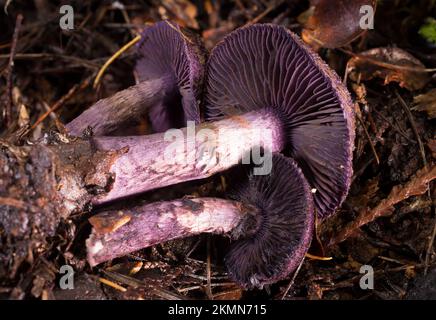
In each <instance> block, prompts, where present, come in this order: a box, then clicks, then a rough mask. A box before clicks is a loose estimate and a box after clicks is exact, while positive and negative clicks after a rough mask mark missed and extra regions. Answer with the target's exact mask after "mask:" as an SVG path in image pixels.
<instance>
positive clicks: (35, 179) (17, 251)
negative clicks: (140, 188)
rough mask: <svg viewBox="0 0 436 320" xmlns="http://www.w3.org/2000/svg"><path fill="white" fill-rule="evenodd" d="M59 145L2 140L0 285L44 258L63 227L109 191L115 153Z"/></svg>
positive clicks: (72, 143) (71, 144) (76, 144)
mask: <svg viewBox="0 0 436 320" xmlns="http://www.w3.org/2000/svg"><path fill="white" fill-rule="evenodd" d="M58 137H59V136H58ZM56 139H57V138H54V139H52V141H51V144H45V143H38V144H35V145H28V146H22V147H17V146H13V145H11V144H9V143H8V142H6V141H3V140H0V234H1V237H0V282H1V280H2V278H3V277H5V278H6V277H8V278H14V277H15V274H16V272H17V269H18V268H19V266H20V265H21V263H22V262H23V261H28V262H30V263H31V262H32V260H33V257H34V254H36V253H41V252H44V250H45V249H46V248H47V242H46V238H47V237H51V236H54V235H55V233H56V229H57V227H58V225H59V222H60V221H61V220H62V219H66V218H67V217H68V216H69V215H71V214H72V213H76V212H80V211H82V210H84V209H86V207H87V204H88V203H90V200H91V198H92V197H93V196H94V195H95V194H96V193H98V192H102V190H104V189H105V188H107V187H108V186H109V185H110V180H111V178H110V175H108V174H107V173H106V172H107V165H108V164H109V163H110V162H111V161H112V160H113V159H114V158H116V157H117V153H116V152H101V151H96V150H95V149H94V148H93V147H92V144H91V143H90V142H89V141H86V140H81V139H78V140H76V141H69V142H62V141H61V140H56Z"/></svg>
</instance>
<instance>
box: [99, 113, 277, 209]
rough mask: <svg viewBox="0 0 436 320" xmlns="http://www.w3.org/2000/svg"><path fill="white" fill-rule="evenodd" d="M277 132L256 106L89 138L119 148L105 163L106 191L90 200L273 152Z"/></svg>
mask: <svg viewBox="0 0 436 320" xmlns="http://www.w3.org/2000/svg"><path fill="white" fill-rule="evenodd" d="M283 134H284V133H283V130H282V126H281V124H280V120H279V119H278V118H277V117H276V116H275V115H273V114H272V113H270V112H267V111H258V112H250V113H246V114H243V115H241V116H233V117H229V118H226V119H224V120H220V121H216V122H209V123H203V124H202V125H200V126H197V127H195V128H192V127H189V126H188V127H187V128H184V129H172V130H170V131H167V132H166V133H158V134H153V135H148V136H130V137H94V138H93V142H94V144H95V147H96V148H97V149H98V150H103V151H109V150H121V149H123V148H125V153H124V154H122V155H120V156H119V157H118V158H116V159H115V160H114V161H113V163H112V164H111V166H110V167H109V170H108V172H107V173H109V174H111V175H112V176H113V179H114V181H113V184H112V185H111V187H110V190H109V191H108V192H107V193H104V194H102V195H100V196H98V197H96V198H94V200H93V203H94V204H101V203H105V202H108V201H111V200H115V199H119V198H123V197H126V196H130V195H134V194H137V193H141V192H145V191H148V190H152V189H157V188H161V187H165V186H168V185H174V184H177V183H180V182H184V181H190V180H195V179H202V178H207V177H209V176H212V175H213V174H216V173H218V172H221V171H224V170H226V169H228V168H230V167H232V166H234V165H237V164H238V163H239V162H240V161H241V160H243V159H246V157H247V154H248V153H249V152H251V151H253V149H255V150H256V148H257V149H259V148H260V147H262V148H265V149H266V150H268V151H269V152H271V153H274V152H279V151H281V150H282V148H283V147H284V136H283ZM244 157H245V158H244Z"/></svg>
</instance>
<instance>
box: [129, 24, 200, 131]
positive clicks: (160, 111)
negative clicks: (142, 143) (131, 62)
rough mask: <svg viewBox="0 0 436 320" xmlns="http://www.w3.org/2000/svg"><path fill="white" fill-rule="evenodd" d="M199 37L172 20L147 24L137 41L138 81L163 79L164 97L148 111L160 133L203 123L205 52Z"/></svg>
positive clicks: (136, 66)
mask: <svg viewBox="0 0 436 320" xmlns="http://www.w3.org/2000/svg"><path fill="white" fill-rule="evenodd" d="M204 52H205V51H204V49H203V45H202V44H201V40H200V39H199V37H198V36H196V35H195V34H193V33H190V32H189V31H187V30H185V29H183V28H181V27H180V26H178V25H177V24H175V23H173V22H170V21H161V22H157V23H156V24H154V25H153V26H150V27H146V28H145V29H144V31H143V33H142V36H141V41H140V42H139V43H138V44H137V53H138V59H137V62H136V65H135V73H136V75H137V78H138V81H139V82H141V81H147V80H153V79H158V78H164V79H165V81H166V82H167V86H166V90H165V97H164V99H163V100H162V102H161V103H159V104H157V105H154V106H152V107H151V109H150V111H149V117H150V121H151V123H152V126H153V129H154V130H155V131H157V132H162V131H165V130H167V129H169V128H173V127H183V126H186V121H195V122H196V123H199V122H200V112H199V103H198V101H199V96H200V94H201V89H202V83H203V76H204V67H203V65H204V64H205V54H204Z"/></svg>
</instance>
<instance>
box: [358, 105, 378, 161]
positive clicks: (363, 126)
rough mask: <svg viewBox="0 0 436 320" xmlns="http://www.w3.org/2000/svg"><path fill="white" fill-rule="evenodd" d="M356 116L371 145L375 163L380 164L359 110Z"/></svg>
mask: <svg viewBox="0 0 436 320" xmlns="http://www.w3.org/2000/svg"><path fill="white" fill-rule="evenodd" d="M358 106H359V105H358V104H357V107H358ZM356 118H357V120H359V123H360V125H361V126H362V128H363V132H364V133H365V136H366V138H367V139H368V142H369V145H370V146H371V151H372V153H373V154H374V157H375V162H376V163H377V165H379V164H380V158H379V156H378V154H377V151H376V150H375V146H374V144H373V143H372V140H371V136H370V135H369V132H368V130H367V129H366V126H365V123H364V122H363V119H362V117H361V116H360V112H359V114H356Z"/></svg>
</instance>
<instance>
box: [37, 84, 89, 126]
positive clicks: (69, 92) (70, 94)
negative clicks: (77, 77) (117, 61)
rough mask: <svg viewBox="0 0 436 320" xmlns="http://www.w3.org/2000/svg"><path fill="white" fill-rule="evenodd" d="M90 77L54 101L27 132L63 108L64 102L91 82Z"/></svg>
mask: <svg viewBox="0 0 436 320" xmlns="http://www.w3.org/2000/svg"><path fill="white" fill-rule="evenodd" d="M91 78H92V76H91V77H88V78H86V79H85V81H83V82H82V83H81V84H76V85H74V86H73V87H72V88H71V89H70V90H69V91H68V92H67V94H66V95H64V96H63V97H62V98H60V99H59V100H58V101H56V103H55V104H54V105H53V106H52V107H50V109H49V110H47V112H45V113H44V114H43V115H42V116H40V117H39V118H38V120H36V122H35V123H34V124H33V125H32V126H31V127H30V129H29V131H32V130H33V129H35V128H36V127H37V126H38V125H39V124H40V123H41V122H42V121H44V120H45V118H47V117H48V116H49V115H50V114H51V113H52V112H54V111H56V110H57V109H59V108H60V107H61V106H63V105H64V104H65V102H66V101H68V100H69V99H70V98H71V97H72V96H73V95H74V94H75V93H76V92H77V91H80V90H83V89H85V88H86V87H87V86H88V85H89V83H90V80H91Z"/></svg>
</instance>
